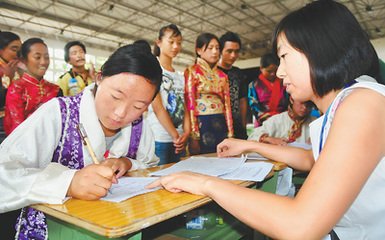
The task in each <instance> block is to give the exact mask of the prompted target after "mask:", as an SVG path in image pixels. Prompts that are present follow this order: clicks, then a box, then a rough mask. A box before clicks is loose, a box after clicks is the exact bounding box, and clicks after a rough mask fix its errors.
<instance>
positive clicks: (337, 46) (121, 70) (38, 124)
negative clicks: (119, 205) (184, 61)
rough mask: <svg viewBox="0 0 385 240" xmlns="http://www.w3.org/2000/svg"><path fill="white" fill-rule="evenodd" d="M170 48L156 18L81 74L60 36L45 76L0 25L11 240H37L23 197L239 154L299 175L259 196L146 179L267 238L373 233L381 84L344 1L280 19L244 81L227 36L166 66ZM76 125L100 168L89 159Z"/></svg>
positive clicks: (43, 62) (191, 180)
mask: <svg viewBox="0 0 385 240" xmlns="http://www.w3.org/2000/svg"><path fill="white" fill-rule="evenodd" d="M335 23H340V24H335ZM309 33H311V34H309ZM353 40H354V41H353ZM182 43H183V37H182V32H181V31H180V30H179V28H178V27H177V26H176V25H174V24H169V25H166V26H163V27H162V28H161V29H160V30H159V35H158V38H157V39H155V43H154V47H153V51H151V46H150V45H149V44H148V43H147V42H146V41H143V40H138V41H135V42H134V43H133V44H129V45H126V46H123V47H120V48H118V49H117V50H116V51H115V52H114V53H112V54H111V56H110V57H109V58H108V59H107V61H106V62H105V63H104V64H103V66H102V67H101V69H100V70H98V71H96V70H94V69H93V68H90V69H86V68H85V54H86V47H85V45H84V44H83V43H82V42H80V41H71V42H68V43H67V44H66V45H65V46H64V53H65V54H64V58H65V59H64V60H65V61H66V62H67V63H68V64H70V65H71V69H70V70H69V71H67V72H65V73H64V74H63V75H62V76H60V78H59V79H57V81H54V82H53V81H47V80H45V79H44V75H45V73H46V71H47V69H48V66H49V62H50V57H49V54H48V48H47V45H46V44H45V42H44V41H43V40H42V39H40V38H29V39H26V40H25V41H23V42H22V40H21V39H20V37H19V36H18V35H17V34H15V33H12V32H4V31H3V32H0V77H1V80H2V84H1V89H0V104H1V105H0V108H1V112H2V114H3V116H0V117H1V122H0V128H3V131H4V132H5V136H3V138H4V139H1V140H3V142H2V144H1V146H0V180H1V182H2V189H1V194H0V213H7V212H11V211H17V214H16V215H17V220H16V219H15V222H14V223H15V224H16V227H15V229H16V238H17V239H45V237H46V236H47V231H48V228H47V223H46V220H45V216H44V214H43V213H42V212H39V211H37V210H35V209H33V208H30V207H28V206H29V205H31V204H35V203H50V204H60V203H63V201H64V200H65V199H66V198H67V197H73V198H78V199H84V200H97V199H100V198H101V197H103V196H105V195H106V194H107V191H108V189H109V188H110V187H111V185H112V184H113V183H116V181H117V179H118V178H120V177H121V176H123V175H124V174H126V172H127V171H132V170H136V169H142V168H148V167H151V166H155V165H162V164H167V163H173V162H178V161H180V159H181V158H182V157H186V156H189V155H195V154H204V153H215V152H217V154H218V156H219V157H228V156H235V155H239V154H241V153H244V152H250V151H254V152H258V153H260V154H261V155H263V156H265V157H267V158H270V159H273V160H277V161H282V162H285V163H287V165H289V166H290V167H292V168H294V169H297V170H301V171H307V172H309V176H308V177H307V179H306V181H305V184H304V186H303V187H302V188H301V190H300V191H299V193H298V194H297V195H296V196H295V197H292V198H288V197H283V196H278V195H272V194H268V193H264V192H261V191H258V190H255V189H247V188H242V187H239V186H237V185H234V184H232V183H231V182H228V181H225V180H221V179H219V178H215V177H210V176H205V175H200V174H196V173H190V172H183V173H177V174H172V175H169V176H165V177H162V178H160V179H158V180H157V181H155V182H154V183H152V184H151V185H150V186H148V187H150V188H151V187H157V186H162V187H164V188H165V189H167V190H169V191H171V192H181V191H185V192H190V193H193V194H199V195H207V196H209V197H210V198H212V199H213V200H214V201H216V202H217V203H218V204H219V205H220V206H222V207H223V208H224V209H226V210H227V211H228V212H230V213H231V214H232V215H234V216H235V217H237V218H238V219H240V220H241V221H243V222H245V223H246V224H248V225H250V226H251V227H253V228H255V229H257V230H259V231H261V232H263V233H265V234H267V235H268V236H270V237H273V238H292V239H320V238H323V237H325V236H326V237H329V238H330V239H336V238H335V237H336V236H338V237H339V238H340V239H351V238H356V239H381V238H384V237H385V235H384V231H383V230H382V226H384V224H385V215H384V214H383V213H384V211H385V203H384V201H382V199H383V197H384V196H385V188H384V187H383V186H384V179H385V178H384V170H385V157H384V156H385V148H384V146H385V137H383V136H385V110H384V108H383V105H384V103H385V98H384V96H385V87H384V85H383V83H384V82H383V80H382V78H381V76H380V70H379V58H378V56H377V54H376V52H375V50H374V48H373V46H372V45H371V43H370V41H369V39H368V37H367V35H366V34H365V33H364V32H363V30H362V29H361V27H360V26H359V24H358V22H357V20H356V19H355V18H354V16H353V15H352V14H351V13H350V11H349V10H348V9H347V8H346V7H345V6H343V5H342V4H340V3H337V2H335V1H332V0H322V1H316V2H312V3H310V4H308V5H306V6H305V7H303V8H301V9H299V10H297V11H294V12H293V13H290V14H289V15H287V16H286V17H285V18H284V19H282V20H281V21H280V23H279V24H278V25H277V26H276V28H275V31H274V35H273V46H272V50H271V52H269V53H266V54H265V55H263V56H262V57H261V61H260V74H259V75H257V76H255V77H254V78H253V79H247V77H246V75H244V74H243V73H242V71H241V69H239V68H237V67H235V66H234V62H235V61H236V60H237V59H238V57H239V53H240V50H241V47H242V43H241V39H240V37H239V36H238V34H236V33H234V32H226V33H225V34H223V35H222V36H220V37H219V38H218V37H217V36H216V35H215V34H213V33H208V32H204V33H202V34H200V35H199V36H198V37H197V39H196V42H195V53H196V59H195V62H194V64H193V65H191V66H189V67H187V68H186V69H185V71H184V73H182V72H180V71H177V70H176V69H175V67H174V64H173V63H174V59H175V57H176V56H177V55H178V54H179V53H180V51H181V49H182ZM363 59H365V61H363ZM3 108H4V109H3ZM314 109H318V111H319V112H320V113H321V115H322V116H321V117H320V118H318V119H316V120H315V117H314V116H312V115H311V110H314ZM357 109H359V114H357ZM248 111H251V113H252V116H253V119H254V122H253V124H254V127H255V128H254V129H253V130H252V131H251V134H250V135H249V136H248V135H247V131H246V125H247V122H248V119H247V112H248ZM79 125H83V126H84V129H85V131H86V132H87V133H88V136H89V139H90V141H91V145H92V147H93V148H94V150H95V155H96V157H97V159H98V160H99V161H100V162H101V163H100V164H92V163H93V159H92V156H91V154H90V153H89V152H88V151H87V149H86V148H85V146H84V145H83V143H82V138H81V134H80V133H79V130H78V126H79ZM293 142H299V143H306V144H309V145H310V146H311V148H310V149H304V148H297V147H292V146H290V143H293ZM366 142H371V143H372V144H371V145H370V151H368V149H367V148H366V147H367V145H366V144H365V143H366ZM346 166H349V167H348V168H347V167H346ZM15 179H17V181H15ZM336 179H339V181H336ZM16 189H17V190H16ZM255 203H257V204H255ZM271 209H279V211H275V212H274V213H275V214H271ZM328 210H330V211H328ZM325 213H327V214H325ZM357 213H359V214H357Z"/></svg>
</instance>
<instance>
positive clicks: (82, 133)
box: [77, 123, 99, 164]
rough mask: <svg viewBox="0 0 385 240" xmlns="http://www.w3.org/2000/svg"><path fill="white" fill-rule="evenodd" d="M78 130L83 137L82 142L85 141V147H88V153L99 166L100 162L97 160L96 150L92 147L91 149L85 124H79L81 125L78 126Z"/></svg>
mask: <svg viewBox="0 0 385 240" xmlns="http://www.w3.org/2000/svg"><path fill="white" fill-rule="evenodd" d="M77 128H78V131H79V134H80V136H81V138H82V140H83V144H84V146H86V148H87V151H88V153H89V154H90V155H91V158H92V161H93V162H94V163H95V164H99V161H98V159H97V158H96V155H95V152H94V150H93V149H92V147H91V144H90V140H89V139H88V136H87V133H86V130H85V129H84V127H83V124H81V123H79V125H78V126H77Z"/></svg>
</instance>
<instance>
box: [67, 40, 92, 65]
mask: <svg viewBox="0 0 385 240" xmlns="http://www.w3.org/2000/svg"><path fill="white" fill-rule="evenodd" d="M73 46H79V47H81V48H82V49H83V51H84V53H87V51H86V46H84V44H83V43H82V42H80V41H71V42H68V43H67V44H66V45H65V46H64V61H66V62H67V63H68V61H69V60H70V48H71V47H73Z"/></svg>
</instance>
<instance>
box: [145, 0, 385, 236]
mask: <svg viewBox="0 0 385 240" xmlns="http://www.w3.org/2000/svg"><path fill="white" fill-rule="evenodd" d="M273 42H274V44H273V47H274V49H275V50H276V52H277V54H278V56H279V57H280V65H279V68H278V71H277V75H278V77H280V78H282V79H283V83H284V85H286V89H287V91H288V93H290V95H291V96H292V98H293V99H294V100H299V101H302V102H305V101H309V100H310V101H312V102H313V103H315V104H316V105H317V107H318V109H319V110H320V111H321V112H323V113H324V115H323V116H322V117H320V118H319V119H317V120H316V121H315V122H313V123H312V124H311V126H310V128H311V130H310V132H311V141H312V145H313V155H312V156H313V157H314V159H316V162H315V163H314V166H313V168H312V170H311V171H310V173H309V175H308V177H307V179H306V181H305V183H304V185H303V186H302V188H301V189H300V191H299V192H298V194H297V195H296V197H295V198H287V197H282V196H277V195H273V194H269V193H265V192H261V191H256V190H253V189H245V188H242V187H239V186H236V185H234V184H232V183H230V182H227V181H224V180H221V179H218V178H214V177H209V176H203V175H198V174H192V173H179V174H175V175H171V176H167V177H164V178H161V179H160V180H159V181H157V182H155V183H154V184H152V185H151V186H150V187H152V186H157V185H163V186H164V187H165V188H167V189H169V190H170V191H174V192H179V191H188V192H192V193H195V194H200V195H207V196H209V197H211V198H212V199H213V200H214V201H216V202H218V203H219V204H220V205H221V206H222V207H223V208H225V209H226V210H227V211H229V212H230V213H232V214H233V215H234V216H236V217H237V218H239V219H240V220H241V221H243V222H245V223H247V224H249V225H250V226H252V227H253V228H255V229H257V230H259V231H260V232H262V233H264V234H266V235H268V236H270V237H272V238H278V239H281V238H285V239H322V238H323V237H325V236H326V237H328V238H329V239H330V237H332V238H333V237H335V236H336V235H337V236H338V237H339V239H384V238H385V231H384V229H383V227H384V226H385V215H384V214H383V213H384V211H385V202H384V201H383V199H384V196H385V187H384V186H385V177H384V176H385V175H384V173H385V108H384V107H383V106H384V104H385V86H384V85H381V84H378V83H373V82H368V81H365V80H363V81H361V80H362V79H364V78H368V77H367V76H366V77H364V78H362V77H361V76H362V75H369V76H371V77H374V78H376V79H377V80H378V81H379V82H381V79H380V78H377V77H378V75H379V70H378V57H377V54H376V52H375V50H374V48H373V46H372V45H371V43H370V41H369V39H368V37H367V35H366V33H365V32H364V31H363V30H362V29H361V27H360V25H359V23H358V22H357V20H356V19H355V18H354V16H353V15H352V14H351V13H350V11H349V10H348V9H347V8H346V7H345V6H344V5H342V4H340V3H337V2H334V1H330V0H324V1H315V2H312V3H310V4H308V5H307V6H305V7H303V8H301V9H299V10H297V11H295V12H293V13H291V14H289V15H288V16H286V17H285V18H284V19H283V20H281V22H280V23H279V24H278V26H277V28H276V30H275V34H274V41H273ZM362 59H365V61H362ZM356 82H357V83H356ZM357 109H360V114H357ZM368 142H370V143H371V144H370V147H369V148H370V149H368V145H367V144H366V143H368ZM283 149H284V151H282V150H283ZM250 150H252V151H257V152H260V153H261V154H262V153H267V152H268V151H276V152H280V153H281V157H282V158H284V157H289V155H291V156H292V157H293V156H294V155H295V156H296V157H302V156H300V155H298V154H297V153H298V152H297V151H295V152H293V151H290V150H289V148H288V147H286V148H285V147H281V146H275V145H271V144H263V143H257V142H249V141H241V140H230V139H229V140H225V141H224V142H222V143H221V144H219V145H218V155H219V156H221V157H223V156H232V155H237V154H240V153H242V152H244V151H250ZM276 154H277V153H276ZM307 154H312V153H311V152H308V153H307ZM256 203H257V204H256ZM272 211H273V212H272ZM331 230H333V231H332V232H331V233H330V231H331ZM329 233H330V234H329Z"/></svg>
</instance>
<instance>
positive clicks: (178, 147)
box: [174, 103, 191, 153]
mask: <svg viewBox="0 0 385 240" xmlns="http://www.w3.org/2000/svg"><path fill="white" fill-rule="evenodd" d="M183 107H184V117H183V134H182V135H181V136H179V138H178V139H177V141H174V147H175V151H176V153H180V152H182V151H183V150H184V149H185V147H186V143H187V141H188V140H189V137H190V132H191V124H190V113H189V111H187V107H186V103H184V104H183Z"/></svg>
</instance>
